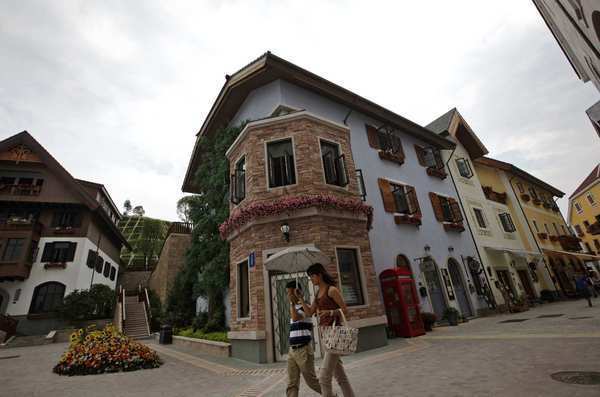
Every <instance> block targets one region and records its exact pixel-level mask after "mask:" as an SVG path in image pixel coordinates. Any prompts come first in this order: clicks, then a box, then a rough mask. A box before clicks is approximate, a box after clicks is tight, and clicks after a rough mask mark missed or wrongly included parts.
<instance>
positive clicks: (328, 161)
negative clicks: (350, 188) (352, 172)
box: [323, 152, 337, 185]
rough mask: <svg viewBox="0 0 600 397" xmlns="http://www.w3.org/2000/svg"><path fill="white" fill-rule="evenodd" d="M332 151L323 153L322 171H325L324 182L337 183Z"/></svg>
mask: <svg viewBox="0 0 600 397" xmlns="http://www.w3.org/2000/svg"><path fill="white" fill-rule="evenodd" d="M334 164H335V163H334V160H333V153H331V152H327V153H325V154H324V155H323V171H324V172H325V183H328V184H330V185H333V184H337V178H336V175H335V165H334Z"/></svg>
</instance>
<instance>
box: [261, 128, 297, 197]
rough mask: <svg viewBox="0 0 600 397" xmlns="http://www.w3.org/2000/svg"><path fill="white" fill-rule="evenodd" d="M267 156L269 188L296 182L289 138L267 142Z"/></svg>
mask: <svg viewBox="0 0 600 397" xmlns="http://www.w3.org/2000/svg"><path fill="white" fill-rule="evenodd" d="M267 157H268V169H269V188H275V187H280V186H287V185H293V184H295V183H296V170H295V166H294V151H293V148H292V140H291V139H285V140H283V141H277V142H270V143H268V144H267Z"/></svg>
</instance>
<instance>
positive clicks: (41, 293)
mask: <svg viewBox="0 0 600 397" xmlns="http://www.w3.org/2000/svg"><path fill="white" fill-rule="evenodd" d="M64 296H65V285H64V284H61V283H58V282H55V281H49V282H47V283H44V284H40V285H38V286H37V287H35V289H34V290H33V298H32V299H31V307H30V308H29V313H31V314H36V313H52V312H55V311H56V309H58V307H59V306H60V305H61V304H62V301H63V298H64Z"/></svg>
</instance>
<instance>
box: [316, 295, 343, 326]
mask: <svg viewBox="0 0 600 397" xmlns="http://www.w3.org/2000/svg"><path fill="white" fill-rule="evenodd" d="M329 287H330V286H329V285H328V286H327V289H326V290H325V293H324V294H323V296H321V297H319V295H320V294H319V295H317V313H318V312H322V311H329V310H337V309H339V308H340V306H339V305H338V304H337V303H335V301H334V300H333V299H331V297H330V296H329ZM319 292H321V291H319ZM334 318H335V322H336V324H340V315H339V313H337V312H336V313H335V314H334V315H333V316H323V317H321V321H320V323H319V325H321V326H332V325H333V320H334Z"/></svg>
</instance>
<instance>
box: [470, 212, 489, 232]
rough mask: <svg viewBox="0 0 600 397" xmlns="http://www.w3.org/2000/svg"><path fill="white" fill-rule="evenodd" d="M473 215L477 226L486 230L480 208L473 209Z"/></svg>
mask: <svg viewBox="0 0 600 397" xmlns="http://www.w3.org/2000/svg"><path fill="white" fill-rule="evenodd" d="M473 213H474V214H475V219H476V220H477V225H478V226H479V227H480V228H482V229H486V228H487V225H486V224H485V218H484V216H483V211H482V210H481V209H480V208H473Z"/></svg>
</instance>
